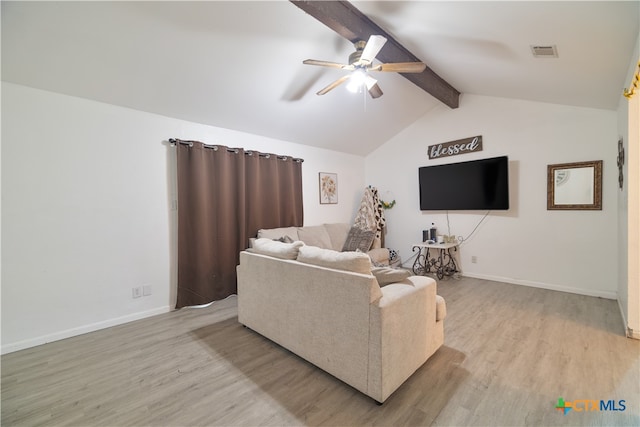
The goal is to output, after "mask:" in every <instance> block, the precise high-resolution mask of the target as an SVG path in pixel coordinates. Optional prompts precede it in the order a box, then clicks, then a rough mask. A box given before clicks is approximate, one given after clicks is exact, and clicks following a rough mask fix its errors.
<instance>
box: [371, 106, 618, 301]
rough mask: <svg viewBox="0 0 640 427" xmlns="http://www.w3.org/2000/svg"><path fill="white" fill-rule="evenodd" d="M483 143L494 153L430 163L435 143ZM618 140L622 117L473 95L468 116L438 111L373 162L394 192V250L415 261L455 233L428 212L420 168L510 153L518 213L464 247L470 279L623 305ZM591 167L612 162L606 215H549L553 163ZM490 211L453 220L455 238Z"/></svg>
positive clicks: (493, 221) (486, 225)
mask: <svg viewBox="0 0 640 427" xmlns="http://www.w3.org/2000/svg"><path fill="white" fill-rule="evenodd" d="M475 135H482V137H483V146H484V151H482V152H478V153H472V154H465V155H459V156H455V157H450V158H446V159H438V160H429V159H428V156H427V147H428V146H429V145H432V144H437V143H442V142H447V141H452V140H457V139H462V138H466V137H471V136H475ZM617 140H618V132H617V123H616V113H615V112H614V111H604V110H595V109H586V108H576V107H568V106H560V105H552V104H543V103H536V102H528V101H518V100H509V99H501V98H491V97H484V96H475V95H464V96H463V97H462V99H461V106H460V108H458V109H456V110H450V109H447V108H446V107H441V108H438V109H437V110H436V111H431V112H430V113H429V114H427V115H425V116H424V117H423V118H422V119H420V120H418V121H416V122H415V123H414V124H413V125H412V126H410V127H408V128H406V129H405V130H404V131H403V132H401V133H400V134H398V135H397V136H396V137H394V138H393V139H391V140H390V141H388V142H387V143H386V144H385V145H384V146H382V147H380V148H379V149H378V150H376V151H375V152H374V153H372V154H370V155H369V156H367V158H366V179H367V183H370V184H372V185H376V186H378V188H379V189H380V191H381V192H383V193H384V192H385V191H391V192H392V193H393V194H394V196H395V199H396V201H397V204H396V206H395V207H394V208H393V209H391V210H388V211H386V217H387V226H388V234H387V237H386V238H387V240H386V241H387V246H389V247H392V248H397V249H399V250H400V252H401V255H402V257H403V260H408V259H409V258H410V257H411V256H412V255H413V253H412V251H411V249H412V244H413V243H415V242H419V241H420V240H421V230H423V229H426V228H428V227H429V225H430V224H431V223H432V222H435V224H436V227H437V228H438V230H439V233H442V232H445V233H444V234H449V233H447V232H446V231H447V219H446V215H445V213H443V212H421V211H420V207H419V196H418V167H420V166H428V165H435V164H440V163H452V162H458V161H467V160H475V159H480V158H487V157H495V156H502V155H507V156H509V172H510V197H511V200H510V204H511V208H510V209H509V210H508V211H494V212H491V213H490V214H489V216H488V217H487V219H486V220H485V221H484V222H483V223H482V225H480V227H479V228H478V230H477V231H476V233H475V234H474V235H473V237H471V239H469V240H468V241H467V242H466V243H464V244H463V245H462V247H461V250H460V252H459V255H460V261H461V267H462V270H463V273H464V274H465V275H467V276H472V277H479V278H486V279H492V280H499V281H507V282H511V283H516V284H524V285H531V286H539V287H544V288H549V289H557V290H563V291H568V292H575V293H581V294H587V295H596V296H602V297H606V298H616V292H617V280H618V279H617V271H618V265H617V254H618V244H617V220H618V217H617V191H618V190H617V187H616V186H617V170H616V161H615V157H616V154H617ZM587 160H604V166H603V169H604V170H603V174H604V177H603V209H602V211H547V208H546V197H547V182H546V172H547V165H548V164H554V163H566V162H576V161H587ZM484 213H485V212H478V211H451V212H449V221H450V227H451V230H450V232H451V234H455V235H458V236H467V235H468V234H469V233H471V231H472V230H473V229H474V227H475V226H476V225H477V224H478V223H479V221H480V220H481V218H482V216H483V215H484ZM471 256H477V264H472V263H471ZM410 264H411V263H407V262H406V261H405V265H410Z"/></svg>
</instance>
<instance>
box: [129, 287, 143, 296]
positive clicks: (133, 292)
mask: <svg viewBox="0 0 640 427" xmlns="http://www.w3.org/2000/svg"><path fill="white" fill-rule="evenodd" d="M131 296H132V297H133V298H140V297H141V296H142V286H138V287H135V288H131Z"/></svg>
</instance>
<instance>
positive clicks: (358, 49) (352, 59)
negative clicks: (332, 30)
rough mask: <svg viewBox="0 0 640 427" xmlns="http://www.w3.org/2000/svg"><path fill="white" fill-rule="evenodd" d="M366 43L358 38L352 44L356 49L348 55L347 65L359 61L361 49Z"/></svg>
mask: <svg viewBox="0 0 640 427" xmlns="http://www.w3.org/2000/svg"><path fill="white" fill-rule="evenodd" d="M366 44H367V42H366V41H364V40H358V41H357V42H355V43H354V44H353V45H354V46H355V47H356V51H355V52H353V53H352V54H351V55H349V65H353V64H355V63H356V62H358V61H360V58H361V57H362V51H363V50H364V47H365V46H366Z"/></svg>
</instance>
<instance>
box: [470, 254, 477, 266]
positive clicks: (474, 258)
mask: <svg viewBox="0 0 640 427" xmlns="http://www.w3.org/2000/svg"><path fill="white" fill-rule="evenodd" d="M477 263H478V257H477V256H475V255H472V256H471V264H477Z"/></svg>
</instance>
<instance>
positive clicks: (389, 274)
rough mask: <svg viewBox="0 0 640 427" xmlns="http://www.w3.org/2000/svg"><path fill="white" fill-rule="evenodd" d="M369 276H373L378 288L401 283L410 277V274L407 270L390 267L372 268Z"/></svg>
mask: <svg viewBox="0 0 640 427" xmlns="http://www.w3.org/2000/svg"><path fill="white" fill-rule="evenodd" d="M371 274H373V275H374V276H375V278H376V280H377V281H378V284H379V285H380V286H385V285H389V284H391V283H398V282H402V281H403V280H404V279H406V278H407V277H409V276H411V272H410V271H409V270H405V269H403V268H391V267H373V268H372V269H371Z"/></svg>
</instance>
